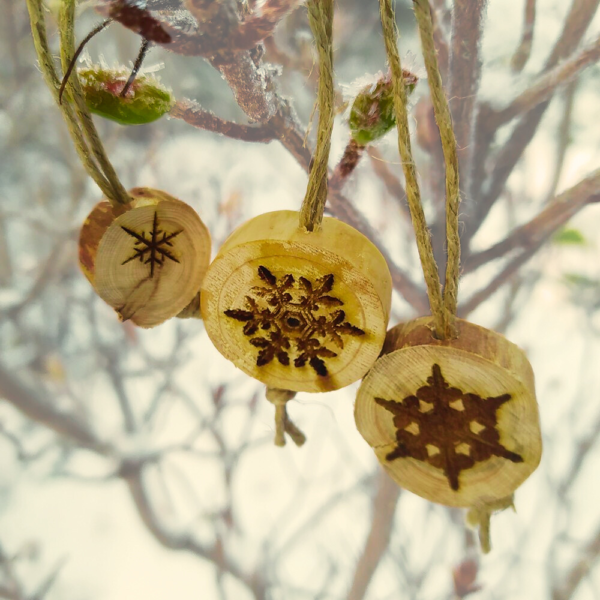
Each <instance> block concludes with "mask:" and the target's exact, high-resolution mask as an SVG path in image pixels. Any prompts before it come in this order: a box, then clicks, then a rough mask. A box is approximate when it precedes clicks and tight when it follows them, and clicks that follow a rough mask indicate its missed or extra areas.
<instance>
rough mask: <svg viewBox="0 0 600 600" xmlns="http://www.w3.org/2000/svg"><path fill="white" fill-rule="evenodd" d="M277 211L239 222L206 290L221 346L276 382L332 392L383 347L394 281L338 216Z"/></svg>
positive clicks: (205, 310)
mask: <svg viewBox="0 0 600 600" xmlns="http://www.w3.org/2000/svg"><path fill="white" fill-rule="evenodd" d="M298 222H299V213H297V212H295V211H277V212H271V213H266V214H263V215H261V216H259V217H256V218H254V219H252V220H250V221H249V222H247V223H246V224H244V225H242V226H241V227H239V228H238V229H237V230H236V231H234V232H233V233H232V234H231V236H230V237H229V238H228V239H227V240H226V242H225V243H224V245H223V247H222V248H221V250H220V251H219V253H218V255H217V257H216V258H215V260H214V261H213V263H212V264H211V266H210V268H209V270H208V272H207V274H206V277H205V279H204V282H203V284H202V290H201V310H202V318H203V319H204V322H205V325H206V331H207V333H208V335H209V337H210V338H211V340H212V341H213V343H214V344H215V346H216V347H217V348H218V349H219V351H220V352H221V353H222V354H223V355H224V356H225V357H226V358H228V359H229V360H231V361H232V362H233V363H234V364H235V365H236V366H237V367H239V368H240V369H242V370H243V371H245V372H246V373H247V374H248V375H251V376H252V377H254V378H256V379H258V380H260V381H262V382H264V383H266V384H267V385H268V386H270V387H273V388H279V389H285V390H293V391H306V392H325V391H329V390H335V389H338V388H342V387H344V386H346V385H348V384H350V383H352V382H354V381H357V380H358V379H360V378H361V377H362V376H363V375H364V374H365V373H366V372H367V370H368V369H369V368H370V367H371V366H372V364H373V362H374V361H375V360H376V358H377V356H378V355H379V353H380V351H381V347H382V345H383V341H384V338H385V330H386V327H387V321H388V316H389V310H390V302H391V290H392V282H391V276H390V272H389V269H388V267H387V264H386V262H385V259H384V258H383V256H382V255H381V253H380V252H379V250H377V248H376V247H375V246H374V245H373V244H372V243H371V242H370V241H369V240H368V239H367V238H366V237H365V236H363V235H362V234H361V233H359V232H358V231H356V230H355V229H353V228H352V227H350V226H349V225H346V224H345V223H343V222H341V221H338V220H337V219H334V218H331V217H325V218H324V219H323V223H322V226H321V228H320V229H319V230H318V231H313V232H308V231H306V230H304V229H301V228H300V227H299V225H298Z"/></svg>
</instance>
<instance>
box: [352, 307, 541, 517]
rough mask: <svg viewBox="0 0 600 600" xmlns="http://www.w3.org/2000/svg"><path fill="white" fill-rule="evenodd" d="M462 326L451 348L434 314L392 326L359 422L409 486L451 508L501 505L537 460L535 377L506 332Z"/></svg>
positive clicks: (361, 394)
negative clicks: (440, 336)
mask: <svg viewBox="0 0 600 600" xmlns="http://www.w3.org/2000/svg"><path fill="white" fill-rule="evenodd" d="M456 326H457V330H458V337H457V338H455V339H451V340H445V341H441V340H437V339H435V338H434V336H433V333H432V332H433V318H431V317H425V318H421V319H417V320H415V321H411V322H409V323H405V324H400V325H397V326H396V327H394V328H392V329H391V330H390V331H389V332H388V335H387V337H386V342H385V345H384V349H383V356H382V357H381V358H380V359H379V360H378V361H377V362H376V363H375V365H374V367H373V368H372V369H371V371H370V372H369V374H368V375H367V377H365V379H364V380H363V382H362V384H361V386H360V389H359V391H358V395H357V399H356V405H355V419H356V424H357V427H358V430H359V431H360V433H361V435H362V436H363V437H364V438H365V440H366V441H367V442H368V443H369V445H370V446H371V447H372V448H373V449H374V450H375V453H376V455H377V458H378V459H379V461H380V462H381V464H382V465H383V466H384V468H385V469H386V471H387V472H388V473H389V475H390V476H391V477H392V478H393V479H394V481H396V482H397V483H398V484H399V485H400V486H402V487H403V488H406V489H407V490H410V491H411V492H413V493H415V494H417V495H419V496H422V497H423V498H426V499H428V500H431V501H433V502H439V503H440V504H445V505H448V506H460V507H472V508H473V507H482V506H483V507H485V506H487V507H494V506H495V505H497V504H498V502H499V501H502V502H504V501H505V500H510V496H511V495H512V493H513V492H514V490H515V489H516V488H517V487H519V486H520V485H521V484H522V483H523V482H524V481H525V480H526V479H527V477H529V475H531V473H532V472H533V471H534V470H535V469H536V467H537V466H538V464H539V462H540V458H541V454H542V442H541V435H540V426H539V416H538V408H537V402H536V398H535V388H534V377H533V371H532V369H531V366H530V364H529V362H528V360H527V358H526V356H525V354H524V353H523V351H522V350H520V349H519V348H518V347H517V346H515V345H514V344H512V343H511V342H509V341H508V340H507V339H505V338H504V337H503V336H501V335H500V334H498V333H495V332H493V331H489V330H487V329H484V328H483V327H479V326H477V325H473V324H472V323H469V322H467V321H463V320H460V319H457V320H456ZM504 503H505V502H504ZM509 503H510V502H509Z"/></svg>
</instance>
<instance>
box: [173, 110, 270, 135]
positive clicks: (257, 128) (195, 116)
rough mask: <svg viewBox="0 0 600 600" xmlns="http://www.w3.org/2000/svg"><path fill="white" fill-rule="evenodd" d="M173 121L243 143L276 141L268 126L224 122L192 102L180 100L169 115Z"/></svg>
mask: <svg viewBox="0 0 600 600" xmlns="http://www.w3.org/2000/svg"><path fill="white" fill-rule="evenodd" d="M169 114H170V115H171V116H172V117H174V118H175V119H181V120H183V121H185V122H186V123H189V124H190V125H193V126H194V127H197V128H198V129H204V130H206V131H212V132H214V133H218V134H220V135H224V136H226V137H230V138H233V139H235V140H243V141H244V142H259V143H267V142H271V141H273V140H274V139H276V136H275V132H274V131H273V129H272V128H271V127H270V126H269V125H268V124H262V125H239V124H238V123H232V122H231V121H225V120H224V119H221V118H219V117H217V116H216V115H214V114H213V113H212V112H210V111H207V110H203V109H202V108H201V107H200V105H199V104H196V103H195V102H194V101H193V100H181V101H179V102H177V103H176V104H175V106H174V107H173V108H172V109H171V112H170V113H169Z"/></svg>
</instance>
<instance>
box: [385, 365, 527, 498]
mask: <svg viewBox="0 0 600 600" xmlns="http://www.w3.org/2000/svg"><path fill="white" fill-rule="evenodd" d="M427 384H428V385H425V386H423V387H420V388H419V389H418V390H417V393H416V394H415V395H414V396H408V397H406V398H404V400H402V401H401V402H396V401H393V400H384V399H383V398H375V402H377V404H379V405H380V406H383V407H384V408H385V409H386V410H388V411H389V412H391V413H392V414H393V415H394V426H395V427H396V442H397V445H396V448H394V450H392V451H391V452H390V453H389V454H388V455H387V456H386V459H387V460H390V461H391V460H395V459H397V458H404V457H410V458H414V459H416V460H420V461H423V462H426V463H429V464H430V465H432V466H434V467H436V468H437V469H441V470H442V471H443V472H444V475H445V476H446V478H447V479H448V483H449V484H450V487H451V488H452V489H453V490H455V491H457V490H458V488H459V475H460V472H461V471H463V470H465V469H470V468H471V467H473V466H474V465H475V463H478V462H482V461H484V460H487V459H488V458H491V457H492V456H500V457H502V458H506V459H508V460H510V461H512V462H515V463H519V462H523V457H522V456H520V455H519V454H516V453H515V452H511V451H510V450H507V449H506V448H505V447H504V446H502V444H501V443H500V434H499V433H498V430H497V429H496V426H497V424H498V417H497V414H496V413H497V411H498V409H499V408H500V407H501V406H502V405H503V404H504V403H506V402H508V401H509V400H510V398H511V396H510V394H503V395H502V396H496V397H492V398H485V399H484V398H481V397H480V396H478V395H477V394H470V393H465V392H463V391H462V390H460V389H458V388H455V387H450V385H449V383H448V382H447V381H446V380H445V379H444V376H443V375H442V370H441V369H440V366H439V365H433V367H432V373H431V377H428V378H427Z"/></svg>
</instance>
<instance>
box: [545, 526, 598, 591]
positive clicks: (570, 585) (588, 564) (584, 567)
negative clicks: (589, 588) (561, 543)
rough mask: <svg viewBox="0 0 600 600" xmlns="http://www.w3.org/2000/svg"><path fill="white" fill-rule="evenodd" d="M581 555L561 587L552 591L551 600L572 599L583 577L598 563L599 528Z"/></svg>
mask: <svg viewBox="0 0 600 600" xmlns="http://www.w3.org/2000/svg"><path fill="white" fill-rule="evenodd" d="M581 554H582V556H581V558H580V559H579V560H578V561H577V562H576V563H575V564H574V565H573V566H572V567H571V570H570V571H569V573H568V574H567V576H566V577H565V580H564V583H563V585H562V586H560V587H559V588H558V589H555V590H553V591H552V600H569V599H570V598H572V597H573V596H574V594H575V592H576V591H577V588H578V587H579V584H580V583H581V582H582V581H583V579H584V577H586V576H587V575H589V573H590V571H591V570H592V567H594V566H595V564H596V563H597V562H598V558H600V528H599V529H598V530H597V531H596V533H595V535H594V537H593V538H592V539H591V540H589V541H588V543H587V544H586V545H585V546H584V548H583V550H582V553H581Z"/></svg>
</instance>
